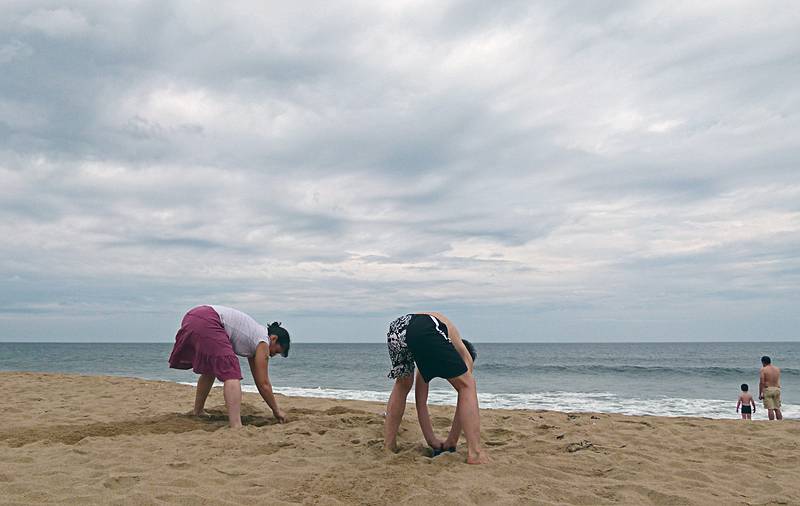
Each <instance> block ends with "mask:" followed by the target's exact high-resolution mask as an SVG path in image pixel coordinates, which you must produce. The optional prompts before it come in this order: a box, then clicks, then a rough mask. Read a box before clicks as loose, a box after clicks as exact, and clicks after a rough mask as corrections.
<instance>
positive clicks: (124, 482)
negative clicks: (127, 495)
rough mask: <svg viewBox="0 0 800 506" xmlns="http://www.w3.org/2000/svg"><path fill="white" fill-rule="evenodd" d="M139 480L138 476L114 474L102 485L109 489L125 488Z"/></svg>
mask: <svg viewBox="0 0 800 506" xmlns="http://www.w3.org/2000/svg"><path fill="white" fill-rule="evenodd" d="M139 480H141V477H139V476H115V477H113V478H109V479H107V480H106V481H105V482H104V483H103V486H104V487H106V488H108V489H111V490H119V489H126V488H131V487H132V486H134V485H136V484H137V483H139Z"/></svg>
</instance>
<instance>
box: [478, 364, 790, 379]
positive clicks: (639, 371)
mask: <svg viewBox="0 0 800 506" xmlns="http://www.w3.org/2000/svg"><path fill="white" fill-rule="evenodd" d="M475 369H476V370H477V371H480V372H491V373H505V374H514V373H540V374H546V373H572V374H610V375H619V374H622V375H636V376H643V375H691V376H708V377H717V376H725V375H730V376H753V375H756V376H757V375H758V371H759V368H758V367H716V366H694V367H691V366H690V367H669V366H659V365H602V364H574V365H537V364H530V365H509V364H501V363H496V362H492V363H488V364H480V363H476V364H475ZM781 373H782V375H784V376H787V377H788V376H792V377H796V376H800V369H795V368H788V367H787V368H784V369H781Z"/></svg>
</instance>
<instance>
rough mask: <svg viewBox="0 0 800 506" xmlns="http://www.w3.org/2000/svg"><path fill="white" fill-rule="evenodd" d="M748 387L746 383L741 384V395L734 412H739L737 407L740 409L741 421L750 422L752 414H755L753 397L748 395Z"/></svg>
mask: <svg viewBox="0 0 800 506" xmlns="http://www.w3.org/2000/svg"><path fill="white" fill-rule="evenodd" d="M748 390H750V387H749V386H747V383H742V393H740V394H739V402H737V403H736V412H737V413H738V412H739V406H741V407H742V420H752V419H753V413H755V412H756V401H755V400H753V396H752V395H750V393H748Z"/></svg>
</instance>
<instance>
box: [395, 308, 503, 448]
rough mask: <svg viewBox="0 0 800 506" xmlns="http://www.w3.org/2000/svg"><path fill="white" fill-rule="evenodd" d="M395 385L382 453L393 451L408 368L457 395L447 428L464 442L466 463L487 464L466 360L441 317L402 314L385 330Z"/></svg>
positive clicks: (406, 390) (456, 337)
mask: <svg viewBox="0 0 800 506" xmlns="http://www.w3.org/2000/svg"><path fill="white" fill-rule="evenodd" d="M386 338H387V344H388V346H389V358H390V359H391V361H392V370H391V371H390V372H389V378H393V379H394V380H395V383H394V387H393V388H392V393H391V395H390V396H389V404H388V405H387V407H386V421H385V422H384V426H383V428H384V443H383V444H384V448H386V449H387V450H389V451H395V450H396V449H397V431H398V430H399V428H400V422H401V421H402V419H403V412H404V411H405V409H406V397H407V396H408V393H409V392H410V391H411V387H412V386H414V365H415V364H416V366H417V367H418V368H419V372H420V375H421V376H422V380H423V381H424V382H425V383H428V382H429V381H430V380H432V379H433V378H437V377H438V378H444V379H446V380H447V381H449V382H450V384H451V385H452V386H453V388H455V389H456V391H457V392H458V403H457V405H456V414H455V417H454V418H453V424H454V425H456V427H455V429H456V431H457V432H456V434H458V433H460V432H461V430H460V429H459V427H458V425H460V427H461V428H463V430H464V435H465V436H466V439H467V464H483V463H485V462H487V460H488V459H487V458H486V456H485V455H483V454H482V453H481V446H480V433H481V419H480V412H479V409H478V390H477V386H476V384H475V378H474V377H473V375H472V358H471V357H470V354H469V352H468V351H467V348H466V346H464V343H463V342H462V340H461V335H460V334H459V333H458V329H457V328H456V326H455V325H453V323H452V322H451V321H450V320H448V319H447V318H446V317H445V316H444V315H442V314H441V313H416V314H407V315H405V316H401V317H400V318H397V319H396V320H394V321H393V322H392V323H391V324H390V325H389V332H388V333H387V334H386Z"/></svg>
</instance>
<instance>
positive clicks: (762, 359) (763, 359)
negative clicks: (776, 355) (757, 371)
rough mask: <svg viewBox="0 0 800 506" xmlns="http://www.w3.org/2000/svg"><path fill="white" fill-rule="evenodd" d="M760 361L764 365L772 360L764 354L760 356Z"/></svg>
mask: <svg viewBox="0 0 800 506" xmlns="http://www.w3.org/2000/svg"><path fill="white" fill-rule="evenodd" d="M761 363H762V364H764V365H769V364H771V363H772V360H771V359H770V358H769V357H768V356H766V355H764V356H763V357H761Z"/></svg>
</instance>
